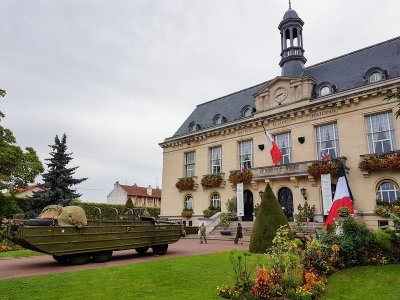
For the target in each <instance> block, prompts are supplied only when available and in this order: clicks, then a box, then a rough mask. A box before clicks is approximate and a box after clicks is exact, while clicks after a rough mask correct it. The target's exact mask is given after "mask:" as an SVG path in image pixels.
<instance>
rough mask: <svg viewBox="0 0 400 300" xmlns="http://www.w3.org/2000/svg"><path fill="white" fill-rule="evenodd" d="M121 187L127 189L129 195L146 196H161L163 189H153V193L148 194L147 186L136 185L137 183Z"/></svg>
mask: <svg viewBox="0 0 400 300" xmlns="http://www.w3.org/2000/svg"><path fill="white" fill-rule="evenodd" d="M121 187H122V188H123V189H124V190H125V192H126V193H127V194H128V196H139V197H146V198H161V190H160V189H152V194H151V195H148V194H147V188H146V187H141V186H136V185H123V184H121Z"/></svg>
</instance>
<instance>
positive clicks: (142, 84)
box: [0, 0, 400, 202]
mask: <svg viewBox="0 0 400 300" xmlns="http://www.w3.org/2000/svg"><path fill="white" fill-rule="evenodd" d="M292 8H293V9H294V10H296V11H297V13H298V14H299V16H300V17H301V18H302V19H303V21H304V22H305V25H304V27H303V39H304V48H305V51H306V52H305V56H306V58H307V59H308V61H307V66H310V65H312V64H315V63H318V62H321V61H324V60H327V59H331V58H334V57H336V56H339V55H343V54H346V53H348V52H351V51H354V50H358V49H360V48H363V47H367V46H369V45H372V44H375V43H379V42H382V41H385V40H388V39H391V38H394V37H397V36H399V35H400V21H399V18H398V17H399V16H398V14H399V11H400V1H398V0H385V1H372V0H363V1H362V0H357V1H349V0H330V1H328V0H326V1H321V0H293V1H292ZM0 9H1V17H0V37H1V39H0V88H2V89H5V90H6V91H7V95H6V97H5V98H4V99H1V102H0V110H1V111H3V112H4V113H5V114H6V118H5V119H4V120H3V123H4V124H3V125H4V126H5V127H7V128H10V129H11V130H12V131H13V132H14V135H15V136H16V138H17V142H18V144H19V145H20V146H22V147H26V146H32V147H33V148H34V149H35V150H36V151H37V152H38V155H39V157H40V159H41V160H42V161H43V162H44V159H45V158H48V157H49V152H50V148H49V147H48V145H50V144H53V143H54V137H55V135H62V134H63V133H64V132H65V133H66V134H67V136H68V140H67V145H68V147H69V150H70V151H71V152H73V158H74V159H73V160H72V162H71V164H70V165H69V166H70V167H73V166H79V169H78V170H77V172H76V177H77V178H80V177H88V178H89V179H88V180H87V181H86V182H83V183H82V184H80V185H79V186H78V192H80V193H82V194H83V195H82V197H81V199H82V200H84V201H91V202H105V201H106V197H107V194H108V193H109V192H110V191H111V190H112V188H113V184H114V183H115V182H116V181H119V182H120V183H123V184H134V183H137V184H138V185H140V186H148V185H152V186H153V187H154V186H155V185H156V184H157V185H159V186H160V187H161V185H162V182H161V177H162V149H161V148H160V147H159V146H158V143H160V142H162V141H163V140H164V139H165V138H166V137H170V136H172V135H173V134H174V133H175V131H176V130H177V129H178V128H179V126H180V125H181V124H182V123H183V122H184V121H185V119H186V118H187V117H188V116H189V114H190V113H191V112H192V111H193V110H194V109H195V107H196V105H197V104H199V103H202V102H206V101H209V100H212V99H214V98H218V97H221V96H224V95H226V94H229V93H232V92H235V91H238V90H241V89H244V88H247V87H249V86H253V85H255V84H258V83H261V82H263V81H266V80H269V79H271V78H274V77H276V76H278V75H280V67H279V65H278V63H279V60H280V56H279V53H280V34H279V31H278V29H277V27H278V25H279V22H280V21H281V19H282V17H283V15H284V13H285V11H286V10H287V9H288V1H287V0H251V1H244V0H201V1H200V0H130V1H128V0H125V1H117V0H112V1H111V0H109V1H105V0H104V1H103V0H92V1H89V0H87V1H84V0H80V1H73V0H69V1H67V0H48V1H35V0H26V1H18V0H0ZM38 181H40V178H38Z"/></svg>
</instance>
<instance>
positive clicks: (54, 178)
mask: <svg viewBox="0 0 400 300" xmlns="http://www.w3.org/2000/svg"><path fill="white" fill-rule="evenodd" d="M66 143H67V136H66V135H65V133H64V135H63V137H62V139H61V141H60V140H59V138H58V136H57V135H56V137H55V139H54V145H49V147H51V148H52V149H53V151H52V152H50V156H51V158H47V159H46V161H48V163H46V165H47V167H48V171H47V173H45V174H43V181H44V184H42V185H41V186H42V187H44V188H45V189H46V190H45V191H40V192H35V193H34V194H33V196H32V198H31V199H30V208H31V210H33V211H34V212H35V213H37V212H40V211H41V210H42V209H43V208H44V207H46V206H47V205H52V204H58V205H62V206H67V205H69V204H70V203H71V201H72V200H73V199H77V198H79V197H80V196H81V194H78V193H76V191H75V190H73V189H71V188H70V187H71V186H74V185H77V184H79V183H81V182H82V181H85V180H86V179H87V178H81V179H74V178H73V177H72V175H73V174H74V173H75V170H76V169H77V168H78V167H73V168H67V167H66V166H67V164H68V163H69V162H70V161H71V160H72V157H71V154H72V153H67V152H66V151H67V144H66Z"/></svg>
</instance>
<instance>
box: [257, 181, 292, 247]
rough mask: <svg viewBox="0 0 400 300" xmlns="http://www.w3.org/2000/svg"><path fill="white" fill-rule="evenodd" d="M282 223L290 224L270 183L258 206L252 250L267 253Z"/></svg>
mask: <svg viewBox="0 0 400 300" xmlns="http://www.w3.org/2000/svg"><path fill="white" fill-rule="evenodd" d="M282 225H288V227H289V224H288V221H287V219H286V216H285V214H284V213H283V211H282V207H281V206H280V205H279V202H278V200H277V199H276V197H275V195H274V193H273V192H272V189H271V187H270V185H269V184H267V186H266V187H265V191H264V196H263V198H262V200H261V204H260V206H259V208H258V212H257V218H256V221H255V222H254V228H253V232H252V234H251V240H250V252H253V253H265V251H266V250H267V248H269V247H270V246H272V240H273V239H274V237H275V235H276V231H277V230H278V228H279V227H280V226H282Z"/></svg>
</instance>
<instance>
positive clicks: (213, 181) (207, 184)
mask: <svg viewBox="0 0 400 300" xmlns="http://www.w3.org/2000/svg"><path fill="white" fill-rule="evenodd" d="M221 182H222V176H221V175H219V174H209V175H206V176H204V177H203V178H202V179H201V186H202V187H203V188H205V189H207V188H213V187H219V186H220V185H221Z"/></svg>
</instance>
